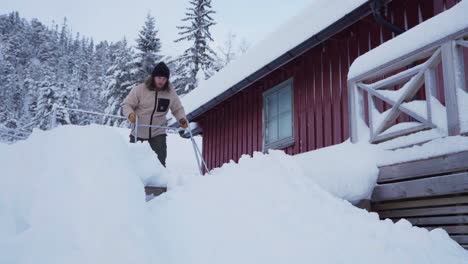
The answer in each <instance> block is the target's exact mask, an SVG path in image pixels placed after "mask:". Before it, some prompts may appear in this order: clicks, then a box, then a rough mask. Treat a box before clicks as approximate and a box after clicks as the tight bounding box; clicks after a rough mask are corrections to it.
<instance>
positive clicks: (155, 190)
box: [145, 186, 167, 197]
mask: <svg viewBox="0 0 468 264" xmlns="http://www.w3.org/2000/svg"><path fill="white" fill-rule="evenodd" d="M165 192H167V187H153V186H145V193H146V195H147V196H153V197H156V196H159V195H161V194H163V193H165Z"/></svg>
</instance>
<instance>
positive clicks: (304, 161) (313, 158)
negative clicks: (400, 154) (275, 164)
mask: <svg viewBox="0 0 468 264" xmlns="http://www.w3.org/2000/svg"><path fill="white" fill-rule="evenodd" d="M356 153H359V155H356ZM383 154H384V153H383V152H382V150H380V149H379V148H377V147H376V146H375V145H370V144H352V143H351V142H350V141H346V142H345V143H342V144H339V145H335V146H331V147H327V148H322V149H318V150H315V151H311V152H306V153H303V154H300V155H296V156H293V157H292V158H291V159H292V160H294V161H295V163H296V164H291V166H297V167H299V168H301V169H302V173H303V174H304V175H305V176H306V177H309V178H311V179H312V180H313V181H314V182H315V183H317V184H318V185H319V186H320V187H322V188H323V189H324V190H326V191H328V192H330V193H331V194H333V195H334V196H335V197H338V198H341V199H345V200H347V201H349V202H352V203H355V202H359V201H360V200H362V199H367V198H369V197H370V195H371V194H372V190H373V188H374V186H375V182H376V181H377V176H378V174H379V171H378V168H377V163H378V161H379V157H381V156H382V155H383ZM336 164H339V166H336Z"/></svg>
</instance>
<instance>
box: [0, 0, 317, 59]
mask: <svg viewBox="0 0 468 264" xmlns="http://www.w3.org/2000/svg"><path fill="white" fill-rule="evenodd" d="M188 2H189V1H188V0H166V1H163V0H74V1H69V0H0V14H5V13H8V12H11V11H14V10H15V11H19V12H20V16H21V17H25V18H27V19H28V20H29V19H31V18H38V19H39V20H40V21H42V22H43V23H45V24H46V25H50V24H51V23H52V21H55V22H56V23H58V24H61V23H62V21H63V18H64V17H65V16H66V17H67V19H68V24H69V26H70V27H71V28H72V30H73V32H75V33H76V32H80V34H82V35H85V36H88V37H93V38H94V40H95V42H96V41H100V40H109V41H117V40H120V39H122V38H123V36H125V37H127V39H128V40H129V42H130V43H132V44H133V41H134V40H135V39H136V37H137V35H138V31H139V30H140V29H141V27H142V25H143V23H144V20H145V17H146V14H147V13H148V12H150V13H151V14H152V15H153V16H154V17H155V18H156V25H157V27H158V29H159V37H160V38H161V40H162V45H163V53H164V54H168V55H177V54H178V53H179V52H180V51H181V50H182V49H183V47H182V46H181V45H179V44H176V43H174V42H173V41H174V40H175V39H176V38H177V29H176V26H179V25H182V22H181V21H180V20H181V18H183V17H184V12H185V10H186V8H187V7H188ZM309 2H311V0H287V1H285V0H212V5H213V9H214V10H215V11H216V12H217V13H216V14H215V16H214V19H215V20H216V22H217V23H218V24H217V25H216V26H213V27H212V29H211V32H212V35H213V38H214V39H215V40H216V41H217V42H218V44H219V45H221V44H222V43H223V42H224V41H225V39H226V36H227V35H228V32H232V33H235V34H237V36H238V37H237V39H238V40H239V41H240V40H241V39H242V38H245V39H246V40H247V42H249V43H251V44H254V43H255V42H256V41H258V40H260V39H262V38H263V37H264V36H265V35H266V34H267V33H269V32H271V31H273V30H274V29H275V28H276V27H278V26H279V25H280V24H281V23H284V22H286V21H287V20H288V19H289V18H290V17H292V16H294V15H295V14H297V13H298V12H299V11H300V10H301V9H302V8H303V7H305V6H306V5H307V4H308V3H309ZM214 46H216V45H214Z"/></svg>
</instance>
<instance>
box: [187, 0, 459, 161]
mask: <svg viewBox="0 0 468 264" xmlns="http://www.w3.org/2000/svg"><path fill="white" fill-rule="evenodd" d="M457 2H459V0H458V1H457V0H433V1H427V0H394V1H392V2H391V3H390V4H389V8H388V14H387V17H388V18H390V19H391V20H392V22H393V23H395V24H396V25H398V26H400V27H402V28H405V29H408V28H411V27H413V26H415V25H417V24H418V23H420V22H421V21H424V20H427V19H428V18H430V17H432V16H433V15H434V14H437V13H440V12H442V11H443V10H444V8H449V7H451V6H453V5H454V4H456V3H457ZM392 37H393V34H392V33H391V32H389V31H388V30H387V29H385V28H381V27H380V26H379V25H378V24H377V23H376V22H375V21H374V19H373V18H372V17H371V16H368V17H366V18H364V19H362V20H361V21H359V22H357V23H355V24H354V25H352V26H350V27H349V28H347V29H346V30H344V31H342V32H337V34H336V35H335V36H334V37H332V38H331V39H329V40H327V41H325V42H323V43H322V44H321V45H319V46H317V47H314V48H313V49H311V50H309V51H308V52H306V53H305V54H303V55H301V56H300V57H298V58H296V59H294V60H293V61H291V62H289V63H288V64H286V65H284V66H283V67H281V68H280V69H277V70H275V71H274V72H272V73H270V74H269V75H268V76H266V77H264V78H263V79H261V80H259V81H257V82H256V83H254V84H252V85H251V86H249V87H247V88H246V89H244V90H243V91H241V92H239V93H238V94H236V95H234V96H233V97H231V98H230V99H228V100H226V101H225V102H224V103H222V104H220V105H218V106H217V107H215V108H213V109H211V110H210V111H208V112H206V113H205V114H204V115H203V116H202V117H200V118H199V119H198V120H195V121H197V122H199V124H200V125H201V127H202V130H203V156H204V158H205V160H206V162H207V164H208V167H209V168H210V169H211V168H215V167H220V166H221V165H222V164H224V163H226V162H229V161H230V160H234V161H236V162H237V161H238V159H239V158H240V156H241V155H243V154H249V155H252V154H253V152H255V151H262V144H263V136H262V133H263V128H262V104H263V97H262V94H263V92H264V91H266V90H268V89H270V88H272V87H274V86H275V85H277V84H279V83H281V82H283V81H285V80H287V79H289V78H294V82H293V87H294V139H295V143H294V144H293V145H292V146H290V147H287V148H286V149H284V150H285V152H286V153H288V154H292V155H294V154H298V153H303V152H307V151H310V150H314V149H317V148H322V147H326V146H330V145H334V144H338V143H341V142H343V141H345V140H347V139H348V137H349V128H348V121H349V120H348V97H347V88H346V82H347V74H348V69H349V66H350V64H351V63H352V62H353V60H354V59H356V58H357V57H358V56H359V55H362V54H363V53H365V52H367V51H368V50H369V49H372V48H375V47H377V46H378V45H380V44H381V43H383V42H385V41H387V40H389V39H391V38H392ZM467 65H468V64H467ZM382 107H383V106H382Z"/></svg>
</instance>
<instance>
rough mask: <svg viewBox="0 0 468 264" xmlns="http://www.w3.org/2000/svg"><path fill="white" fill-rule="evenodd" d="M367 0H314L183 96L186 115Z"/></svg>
mask: <svg viewBox="0 0 468 264" xmlns="http://www.w3.org/2000/svg"><path fill="white" fill-rule="evenodd" d="M365 2H367V0H327V1H326V2H324V1H323V0H312V1H311V3H310V5H309V6H308V7H306V8H305V9H304V10H302V12H301V13H299V14H298V15H297V16H295V17H293V18H292V19H291V20H290V21H289V22H287V23H285V24H283V25H282V26H280V27H279V28H278V29H277V30H275V31H274V32H272V33H271V34H269V35H268V36H267V37H266V38H265V39H263V40H262V41H260V42H259V43H258V44H256V45H255V46H254V47H252V48H251V49H249V50H248V51H247V53H246V54H244V55H243V56H242V57H240V58H239V59H237V60H235V61H233V62H231V64H229V65H228V66H226V67H225V68H223V69H222V70H221V71H219V72H218V73H217V74H215V75H214V76H213V77H211V78H210V79H208V80H206V81H202V82H200V84H199V86H198V87H197V88H196V89H195V90H193V91H192V92H190V93H189V94H187V95H186V96H184V97H183V98H182V102H183V105H184V108H185V110H186V113H187V115H189V114H190V113H192V112H194V111H195V110H197V109H198V108H200V107H202V106H204V105H206V104H207V103H208V102H210V101H211V100H212V99H214V98H216V97H217V96H219V95H221V94H222V93H223V92H226V91H228V90H229V89H230V88H231V87H233V86H234V85H236V84H238V83H240V82H241V81H243V80H244V79H245V78H247V77H249V76H250V75H251V74H252V73H254V72H256V71H258V70H260V69H261V68H262V67H264V66H266V65H268V64H269V63H271V62H272V61H274V60H275V59H277V58H279V57H280V56H282V55H284V54H286V53H288V51H290V50H291V49H293V48H295V47H297V46H298V45H300V44H301V43H303V42H304V41H306V40H308V39H309V38H311V37H313V36H315V35H316V34H318V33H319V32H321V31H322V30H324V29H326V28H327V27H329V26H331V25H332V24H333V23H334V22H336V21H337V20H339V19H341V18H343V17H344V16H346V15H347V14H349V13H351V12H352V11H354V10H355V9H357V8H358V7H360V6H361V5H363V4H364V3H365ZM247 85H248V84H247ZM243 88H245V87H243ZM189 118H190V115H189Z"/></svg>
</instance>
